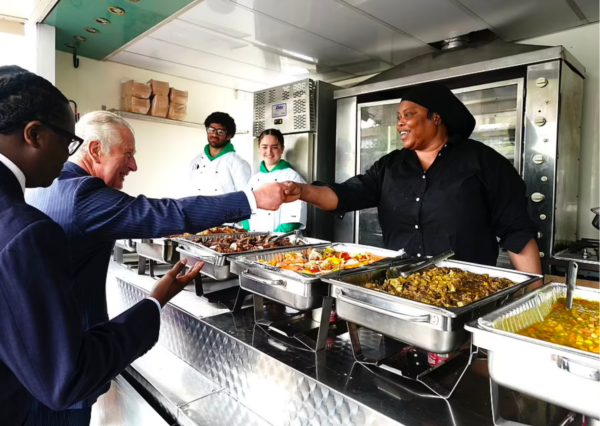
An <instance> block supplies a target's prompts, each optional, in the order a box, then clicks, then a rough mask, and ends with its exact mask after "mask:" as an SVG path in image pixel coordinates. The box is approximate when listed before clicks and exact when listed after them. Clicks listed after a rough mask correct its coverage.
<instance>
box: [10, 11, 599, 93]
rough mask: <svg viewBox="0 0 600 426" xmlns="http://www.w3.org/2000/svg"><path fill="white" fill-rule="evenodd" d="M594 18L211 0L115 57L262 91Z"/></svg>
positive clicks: (594, 14)
mask: <svg viewBox="0 0 600 426" xmlns="http://www.w3.org/2000/svg"><path fill="white" fill-rule="evenodd" d="M4 1H6V0H0V2H4ZM30 2H33V3H36V1H35V0H31V1H30ZM14 3H17V2H14ZM19 3H27V1H26V0H20V1H19ZM596 21H598V0H203V1H197V4H196V5H195V6H193V7H192V8H191V9H189V10H187V11H186V12H184V13H182V14H181V15H179V16H178V17H177V18H176V19H174V20H171V21H170V22H167V23H165V24H163V25H159V26H158V27H157V28H155V29H154V31H151V32H150V33H149V34H146V35H145V36H142V37H141V38H140V39H138V40H136V41H134V42H133V43H131V44H129V45H128V46H126V47H125V48H124V49H123V50H121V51H119V52H117V53H116V54H114V55H112V56H111V57H110V58H109V60H111V61H115V62H120V63H124V64H128V65H132V66H135V67H139V68H146V69H150V70H154V71H158V72H164V73H167V74H172V75H177V76H180V77H185V78H189V79H192V80H197V81H202V82H206V83H211V84H216V85H219V86H224V87H229V88H233V89H240V90H245V91H256V90H260V89H264V88H267V87H271V86H276V85H279V84H284V83H287V82H290V81H294V80H299V79H302V78H306V77H311V78H314V79H322V80H325V81H329V82H336V81H340V80H345V79H350V78H356V77H359V76H364V75H370V74H373V73H377V72H380V71H384V70H386V69H388V68H390V67H393V66H394V65H397V64H399V63H401V62H404V61H406V60H408V59H410V58H413V57H415V56H417V55H420V54H423V53H427V52H430V51H432V50H433V49H432V48H431V47H430V46H429V45H428V44H427V43H433V42H436V41H440V40H442V39H444V38H448V37H453V36H457V35H461V34H466V33H469V32H471V31H477V30H482V29H490V30H492V31H493V32H495V33H496V34H498V35H499V36H500V37H502V38H504V39H505V40H508V41H513V40H522V39H525V38H529V37H535V36H539V35H543V34H548V33H552V32H556V31H560V30H563V29H566V28H571V27H575V26H578V25H584V24H587V23H589V22H596Z"/></svg>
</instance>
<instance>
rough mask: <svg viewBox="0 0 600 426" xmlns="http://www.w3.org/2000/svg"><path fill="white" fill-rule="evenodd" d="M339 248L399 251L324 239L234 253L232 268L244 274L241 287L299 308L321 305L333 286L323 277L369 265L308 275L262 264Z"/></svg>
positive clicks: (383, 253)
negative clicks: (289, 254) (283, 257)
mask: <svg viewBox="0 0 600 426" xmlns="http://www.w3.org/2000/svg"><path fill="white" fill-rule="evenodd" d="M327 247H332V248H334V249H336V248H339V249H341V250H342V251H346V252H348V253H350V254H353V253H354V254H357V253H364V252H369V253H372V254H374V255H378V256H386V257H394V256H396V255H397V254H398V253H397V252H395V251H392V250H385V249H381V248H377V247H369V246H363V245H359V244H346V243H327V242H324V243H323V242H321V243H318V244H313V245H310V246H294V247H281V248H277V249H272V250H269V251H261V252H254V251H253V252H248V253H246V254H239V255H238V256H232V257H231V258H230V261H231V263H232V270H233V272H234V273H235V274H237V275H239V276H240V286H241V287H242V288H245V289H246V290H248V291H250V292H252V293H255V294H259V295H262V296H264V297H267V298H269V299H272V300H275V301H277V302H280V303H283V304H284V305H286V306H289V307H291V308H294V309H298V310H301V311H302V310H308V309H315V308H318V307H320V305H319V303H320V301H321V297H322V296H329V285H327V284H325V283H324V282H322V281H323V279H324V278H325V277H327V276H332V275H334V276H336V277H339V276H343V274H345V273H348V272H354V271H356V270H363V269H364V268H365V267H360V268H354V269H345V270H344V269H342V270H338V271H331V272H330V273H327V274H324V275H316V274H306V273H301V272H295V271H290V270H286V269H282V268H278V267H276V266H271V265H268V264H264V263H261V262H260V260H264V261H270V260H274V259H273V258H274V257H277V256H279V255H285V254H286V253H291V252H310V251H311V250H312V249H325V248H327Z"/></svg>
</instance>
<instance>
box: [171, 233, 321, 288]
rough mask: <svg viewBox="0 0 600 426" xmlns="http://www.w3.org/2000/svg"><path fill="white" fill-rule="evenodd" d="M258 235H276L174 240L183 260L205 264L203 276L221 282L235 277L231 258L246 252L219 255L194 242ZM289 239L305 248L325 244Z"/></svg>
mask: <svg viewBox="0 0 600 426" xmlns="http://www.w3.org/2000/svg"><path fill="white" fill-rule="evenodd" d="M258 235H260V236H262V235H274V234H273V233H271V232H246V233H239V234H212V235H194V236H189V237H177V238H174V241H176V242H177V243H178V244H179V247H177V251H178V252H179V253H180V254H181V257H182V258H187V259H188V261H189V262H190V264H191V263H192V262H198V261H202V262H204V263H205V265H204V267H203V268H202V270H201V272H202V274H203V275H206V276H208V277H211V278H213V279H215V280H217V281H221V280H226V279H229V278H231V277H233V276H234V274H232V273H231V270H230V263H229V258H230V257H232V256H236V255H239V254H242V253H244V252H237V253H219V252H217V251H215V250H212V249H210V248H208V247H206V246H204V245H202V244H200V243H198V242H194V241H192V240H193V239H194V240H197V241H206V240H210V239H213V238H220V237H223V236H234V237H236V236H247V237H252V236H258ZM289 238H290V240H291V241H296V240H300V241H302V242H303V243H304V244H303V246H306V245H311V244H319V243H324V242H325V241H323V240H318V239H316V238H307V237H303V236H298V235H292V236H290V237H289ZM295 247H301V246H295ZM272 250H278V248H271V249H264V250H253V251H252V252H251V253H258V252H267V251H272Z"/></svg>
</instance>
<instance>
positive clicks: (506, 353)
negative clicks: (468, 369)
mask: <svg viewBox="0 0 600 426" xmlns="http://www.w3.org/2000/svg"><path fill="white" fill-rule="evenodd" d="M566 293H567V287H566V285H565V284H558V283H551V284H548V285H546V286H544V287H542V288H540V289H537V290H535V291H534V292H531V293H529V294H527V295H525V296H523V297H521V298H520V299H518V300H516V301H514V302H513V303H510V304H508V305H506V306H504V307H502V308H500V309H498V310H496V311H494V312H492V313H490V314H488V315H485V316H484V317H482V318H479V319H478V320H477V321H472V322H471V323H469V324H468V325H467V326H466V327H465V328H466V329H467V330H468V331H470V332H471V333H473V344H475V345H477V346H479V347H482V348H484V349H487V350H488V369H489V372H490V376H491V378H492V379H493V380H494V381H495V382H496V383H498V384H500V385H502V386H505V387H507V388H510V389H514V390H516V391H519V392H523V393H526V394H528V395H531V396H533V397H536V398H539V399H541V400H543V401H547V402H550V403H552V404H556V405H559V406H561V407H565V408H568V409H570V410H573V411H575V412H577V413H581V414H585V415H586V416H590V417H592V418H595V419H600V399H599V398H600V355H598V354H593V353H590V352H586V351H582V350H579V349H575V348H570V347H567V346H562V345H557V344H554V343H550V342H545V341H542V340H537V339H533V338H529V337H525V336H521V335H518V334H515V332H516V331H518V330H521V329H523V328H525V327H527V326H529V325H531V324H533V323H534V322H536V321H540V320H542V319H543V318H544V317H545V316H546V315H547V314H548V313H549V312H550V310H551V309H552V305H553V304H554V302H555V301H556V300H557V299H558V298H559V297H566ZM574 296H575V297H577V298H581V299H586V300H593V301H600V290H597V289H591V288H583V287H577V288H576V290H575V294H574Z"/></svg>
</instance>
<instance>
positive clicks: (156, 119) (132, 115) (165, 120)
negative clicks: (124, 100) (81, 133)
mask: <svg viewBox="0 0 600 426" xmlns="http://www.w3.org/2000/svg"><path fill="white" fill-rule="evenodd" d="M102 109H105V108H102ZM108 111H110V112H112V113H115V114H117V115H118V116H120V117H123V118H131V119H133V120H142V121H150V122H152V123H161V124H170V125H172V126H182V127H192V128H194V129H204V124H202V123H194V122H191V121H180V120H172V119H170V118H162V117H154V116H153V115H146V114H137V113H135V112H127V111H121V110H119V109H114V108H111V109H109V110H108ZM249 133H250V132H249V131H248V130H238V131H237V132H236V133H235V134H236V135H247V134H249Z"/></svg>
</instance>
